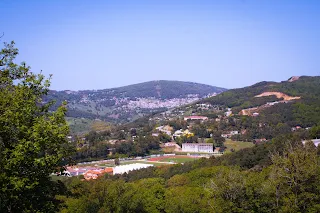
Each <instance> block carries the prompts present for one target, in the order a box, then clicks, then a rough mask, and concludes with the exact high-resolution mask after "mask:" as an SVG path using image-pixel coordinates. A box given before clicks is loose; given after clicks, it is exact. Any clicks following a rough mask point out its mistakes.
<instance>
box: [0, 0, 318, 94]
mask: <svg viewBox="0 0 320 213" xmlns="http://www.w3.org/2000/svg"><path fill="white" fill-rule="evenodd" d="M319 11H320V1H311V0H306V1H300V0H290V1H287V0H211V1H204V0H197V1H189V0H181V1H178V0H149V1H139V0H135V1H130V0H128V1H124V0H117V1H116V0H113V1H107V0H105V1H95V0H92V1H81V0H77V1H73V0H68V1H66V0H46V1H40V0H39V1H36V0H29V1H23V0H15V1H12V0H0V14H1V16H2V21H1V25H0V32H4V34H5V35H4V37H3V38H2V39H1V40H2V41H11V40H14V41H15V42H16V46H17V47H18V48H19V50H20V55H19V58H18V60H20V61H21V60H23V61H26V62H27V63H28V64H29V65H30V66H31V67H32V70H33V72H39V71H40V70H42V71H43V73H44V74H45V75H49V74H53V79H52V87H51V88H52V89H58V90H64V89H72V90H80V89H104V88H112V87H118V86H124V85H129V84H133V83H139V82H144V81H150V80H181V81H193V82H198V83H205V84H210V85H214V86H221V87H226V88H237V87H243V86H248V85H251V84H254V83H256V82H259V81H263V80H268V81H282V80H286V79H288V78H289V77H290V76H294V75H311V76H313V75H319V74H320V60H319V55H320V40H319V39H320V24H319V23H320V13H319Z"/></svg>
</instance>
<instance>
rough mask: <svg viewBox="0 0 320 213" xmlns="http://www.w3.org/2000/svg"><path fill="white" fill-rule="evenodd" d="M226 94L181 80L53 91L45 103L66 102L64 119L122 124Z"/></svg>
mask: <svg viewBox="0 0 320 213" xmlns="http://www.w3.org/2000/svg"><path fill="white" fill-rule="evenodd" d="M223 91H226V89H224V88H220V87H215V86H210V85H205V84H199V83H193V82H182V81H165V80H160V81H149V82H144V83H139V84H133V85H128V86H124V87H118V88H111V89H103V90H82V91H70V90H65V91H54V90H51V91H50V92H49V94H48V96H47V97H46V98H45V99H44V101H45V102H48V101H50V100H56V104H55V106H59V105H61V103H62V102H63V101H64V100H66V101H67V103H68V113H67V116H68V117H71V118H87V119H100V120H104V121H109V122H115V123H123V122H128V121H132V120H135V119H137V118H140V117H143V116H146V115H149V114H151V113H154V112H159V111H164V110H167V109H169V108H173V107H177V106H181V105H184V104H188V103H192V102H195V101H198V100H199V99H201V98H205V97H209V96H214V95H216V94H218V93H221V92H223Z"/></svg>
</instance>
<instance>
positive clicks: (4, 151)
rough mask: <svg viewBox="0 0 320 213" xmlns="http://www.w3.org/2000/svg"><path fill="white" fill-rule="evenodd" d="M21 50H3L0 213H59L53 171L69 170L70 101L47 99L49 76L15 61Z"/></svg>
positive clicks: (0, 57) (0, 55)
mask: <svg viewBox="0 0 320 213" xmlns="http://www.w3.org/2000/svg"><path fill="white" fill-rule="evenodd" d="M17 55H18V50H17V49H16V48H15V47H14V42H11V43H9V44H7V43H5V44H4V48H3V49H2V50H1V52H0V188H1V193H0V212H54V211H56V210H57V207H56V206H57V204H58V203H57V201H56V200H55V195H56V194H58V193H59V191H60V190H61V189H60V188H59V187H60V186H61V185H59V183H58V182H53V181H52V180H51V178H50V176H49V175H50V174H51V173H54V172H60V171H62V170H64V165H66V163H67V162H68V160H69V158H68V156H70V155H71V151H72V146H71V144H70V143H68V141H67V138H66V135H67V134H68V132H69V129H68V125H67V123H66V121H65V118H64V116H65V113H66V106H65V105H63V106H61V107H59V108H58V109H57V111H55V112H50V111H49V108H50V106H51V105H52V103H51V102H50V103H43V102H42V97H43V96H45V95H46V94H47V92H48V88H49V86H50V79H45V77H44V76H43V75H42V74H33V73H32V72H31V71H30V67H29V66H27V65H26V64H25V63H22V64H21V65H17V64H15V63H14V59H15V57H16V56H17Z"/></svg>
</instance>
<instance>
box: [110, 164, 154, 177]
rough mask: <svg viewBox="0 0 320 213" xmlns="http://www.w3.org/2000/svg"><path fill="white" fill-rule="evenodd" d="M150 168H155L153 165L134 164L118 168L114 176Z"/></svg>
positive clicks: (115, 169) (114, 169)
mask: <svg viewBox="0 0 320 213" xmlns="http://www.w3.org/2000/svg"><path fill="white" fill-rule="evenodd" d="M150 166H153V165H152V164H145V163H134V164H127V165H121V166H116V167H114V168H113V174H114V175H116V174H123V173H128V172H130V171H133V170H139V169H143V168H148V167H150Z"/></svg>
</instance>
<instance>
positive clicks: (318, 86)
mask: <svg viewBox="0 0 320 213" xmlns="http://www.w3.org/2000/svg"><path fill="white" fill-rule="evenodd" d="M265 92H278V93H283V94H284V95H287V96H291V97H298V98H299V99H295V100H291V101H288V102H286V103H277V104H274V105H272V106H271V107H263V108H261V109H260V110H259V109H258V110H259V113H260V116H259V118H261V120H264V121H269V122H272V123H274V124H277V123H288V124H289V125H290V126H292V125H301V126H304V127H307V126H312V125H315V124H317V123H319V121H320V76H316V77H309V76H302V77H300V78H299V79H297V80H295V81H292V82H291V81H289V80H288V81H282V82H280V83H277V82H260V83H257V84H254V85H252V86H249V87H244V88H240V89H232V90H228V91H226V92H224V93H221V94H219V95H217V96H215V97H210V98H207V99H204V100H202V102H203V103H211V104H213V105H221V106H224V107H229V108H232V111H233V113H234V114H238V113H239V112H240V111H241V110H243V109H248V108H252V107H259V106H262V105H264V104H266V103H268V102H276V101H283V100H284V99H283V98H277V97H276V96H275V95H271V96H264V97H255V96H258V95H260V94H262V93H265Z"/></svg>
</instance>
